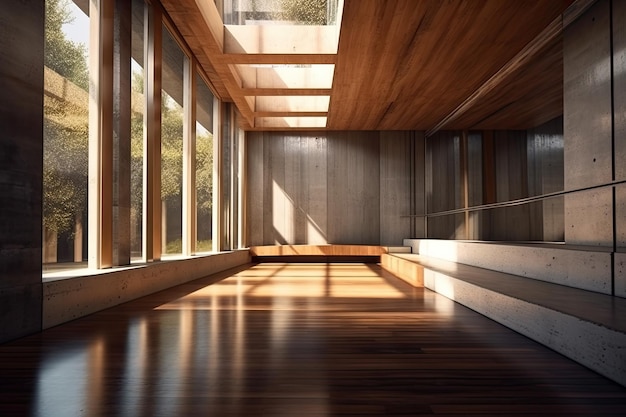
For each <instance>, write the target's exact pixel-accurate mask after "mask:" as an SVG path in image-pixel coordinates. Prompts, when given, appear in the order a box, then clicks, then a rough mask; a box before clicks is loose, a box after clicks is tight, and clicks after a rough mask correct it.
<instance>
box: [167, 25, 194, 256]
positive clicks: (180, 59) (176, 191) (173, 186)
mask: <svg viewBox="0 0 626 417" xmlns="http://www.w3.org/2000/svg"><path fill="white" fill-rule="evenodd" d="M187 59H188V58H187V57H186V56H185V54H184V53H183V51H182V50H181V49H180V47H179V46H178V43H176V41H175V40H174V38H173V37H172V35H171V34H170V32H169V31H168V30H167V28H166V27H165V26H164V27H163V64H162V68H163V81H162V85H163V89H162V94H161V96H162V100H163V101H162V105H161V203H162V205H161V210H162V211H161V216H162V227H161V233H162V249H163V253H164V254H179V253H182V230H183V228H182V189H183V182H182V173H183V119H184V109H183V95H184V94H185V92H184V88H183V85H184V69H185V61H186V60H187Z"/></svg>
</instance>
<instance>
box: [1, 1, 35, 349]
mask: <svg viewBox="0 0 626 417" xmlns="http://www.w3.org/2000/svg"><path fill="white" fill-rule="evenodd" d="M25 45H27V46H25ZM43 45H44V2H35V1H29V2H23V1H22V2H2V4H0V91H1V92H2V93H1V94H0V342H3V341H6V340H9V339H13V338H16V337H19V336H22V335H26V334H29V333H33V332H35V331H37V330H39V329H40V328H41V240H42V239H41V219H42V217H41V193H42V176H41V173H42V171H43V169H42V164H43V141H42V132H43Z"/></svg>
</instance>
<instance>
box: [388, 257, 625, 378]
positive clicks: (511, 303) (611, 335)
mask: <svg viewBox="0 0 626 417" xmlns="http://www.w3.org/2000/svg"><path fill="white" fill-rule="evenodd" d="M389 256H394V257H398V258H400V259H402V260H404V261H405V262H414V263H416V264H418V265H419V266H421V267H422V268H423V280H424V286H425V287H426V288H428V289H430V290H433V291H435V292H437V293H439V294H441V295H444V296H446V297H448V298H450V299H452V300H454V301H456V302H458V303H460V304H463V305H465V306H466V307H469V308H471V309H472V310H475V311H477V312H478V313H481V314H483V315H485V316H487V317H489V318H490V319H492V320H495V321H497V322H498V323H501V324H503V325H505V326H507V327H509V328H511V329H513V330H515V331H517V332H519V333H521V334H523V335H525V336H527V337H529V338H531V339H533V340H535V341H537V342H539V343H542V344H543V345H545V346H547V347H549V348H551V349H553V350H555V351H557V352H559V353H561V354H563V355H564V356H567V357H569V358H570V359H573V360H575V361H576V362H578V363H580V364H582V365H584V366H586V367H588V368H590V369H592V370H594V371H596V372H598V373H600V374H602V375H604V376H606V377H607V378H610V379H612V380H614V381H616V382H618V383H619V384H622V385H624V386H626V322H625V321H624V320H623V317H626V300H624V299H621V298H617V297H612V296H609V295H604V294H598V293H594V292H590V291H585V290H581V289H576V288H571V287H565V286H562V285H557V284H552V283H547V282H542V281H538V280H532V279H527V278H523V277H519V276H515V275H511V274H506V273H502V272H498V271H490V270H486V269H483V268H477V267H473V266H468V265H462V264H458V263H454V262H449V261H443V260H441V259H435V258H430V257H424V256H421V255H389Z"/></svg>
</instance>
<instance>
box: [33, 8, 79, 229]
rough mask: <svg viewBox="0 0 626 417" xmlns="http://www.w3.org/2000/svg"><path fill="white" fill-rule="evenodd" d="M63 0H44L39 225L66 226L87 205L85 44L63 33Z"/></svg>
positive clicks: (65, 12)
mask: <svg viewBox="0 0 626 417" xmlns="http://www.w3.org/2000/svg"><path fill="white" fill-rule="evenodd" d="M68 7H69V2H68V0H46V41H45V65H46V67H47V68H46V71H45V77H44V78H45V80H44V82H45V91H46V94H45V96H44V115H45V119H44V155H43V159H44V161H43V165H44V172H43V193H44V196H43V215H44V226H45V227H46V228H47V229H48V230H56V231H57V232H58V233H63V232H68V231H71V230H72V228H73V225H74V221H75V219H76V218H77V217H79V216H80V215H82V213H83V211H84V209H85V206H86V204H87V181H88V180H87V179H88V152H89V150H88V146H89V120H88V119H89V115H88V107H89V96H88V93H87V89H88V85H89V81H88V80H89V78H88V71H87V64H86V62H85V51H86V49H85V46H83V45H80V44H75V43H74V42H71V41H69V40H67V39H66V38H65V34H64V33H63V27H62V26H63V24H66V23H70V22H71V20H72V17H71V15H70V11H69V8H68Z"/></svg>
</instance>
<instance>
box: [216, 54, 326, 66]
mask: <svg viewBox="0 0 626 417" xmlns="http://www.w3.org/2000/svg"><path fill="white" fill-rule="evenodd" d="M216 60H218V61H219V62H220V63H222V64H248V65H253V64H258V65H307V64H334V63H335V62H336V61H337V55H335V54H221V55H219V56H218V57H216Z"/></svg>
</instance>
